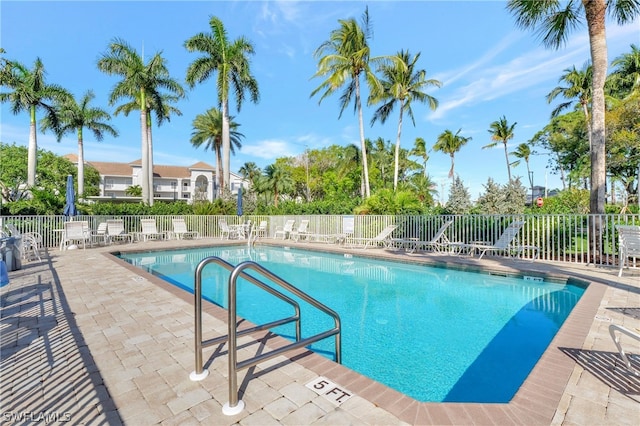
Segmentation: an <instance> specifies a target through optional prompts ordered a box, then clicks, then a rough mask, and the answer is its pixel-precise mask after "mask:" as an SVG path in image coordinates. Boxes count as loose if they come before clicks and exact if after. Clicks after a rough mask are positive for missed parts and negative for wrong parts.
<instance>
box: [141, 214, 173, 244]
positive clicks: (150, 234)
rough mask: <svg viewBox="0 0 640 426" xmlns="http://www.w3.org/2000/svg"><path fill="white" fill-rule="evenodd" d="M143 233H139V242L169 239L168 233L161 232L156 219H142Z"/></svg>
mask: <svg viewBox="0 0 640 426" xmlns="http://www.w3.org/2000/svg"><path fill="white" fill-rule="evenodd" d="M140 226H141V228H142V231H141V232H138V233H137V236H138V241H140V240H142V241H147V240H149V239H153V240H164V239H166V238H167V233H166V232H159V231H158V227H157V225H156V220H155V219H140Z"/></svg>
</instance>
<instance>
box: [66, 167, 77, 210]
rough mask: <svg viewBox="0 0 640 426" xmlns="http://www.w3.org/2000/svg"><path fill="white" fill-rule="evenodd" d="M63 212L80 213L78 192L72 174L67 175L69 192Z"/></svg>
mask: <svg viewBox="0 0 640 426" xmlns="http://www.w3.org/2000/svg"><path fill="white" fill-rule="evenodd" d="M63 213H64V215H65V216H75V215H77V214H78V210H76V194H75V192H74V190H73V176H71V175H67V194H66V202H65V205H64V212H63Z"/></svg>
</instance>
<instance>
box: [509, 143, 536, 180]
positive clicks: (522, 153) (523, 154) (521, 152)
mask: <svg viewBox="0 0 640 426" xmlns="http://www.w3.org/2000/svg"><path fill="white" fill-rule="evenodd" d="M511 155H513V156H514V157H516V158H517V160H516V161H514V162H512V163H511V165H512V166H513V167H517V166H518V165H519V164H520V162H521V161H522V160H524V162H525V164H526V165H527V176H528V177H529V186H530V187H532V188H533V176H532V175H531V170H530V169H529V157H531V147H530V146H529V144H526V143H521V144H520V145H518V146H517V147H516V150H515V151H512V152H511Z"/></svg>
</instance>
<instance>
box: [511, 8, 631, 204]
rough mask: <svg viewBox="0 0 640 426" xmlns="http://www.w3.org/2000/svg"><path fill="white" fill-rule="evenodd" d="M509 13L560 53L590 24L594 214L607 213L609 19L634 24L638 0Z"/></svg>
mask: <svg viewBox="0 0 640 426" xmlns="http://www.w3.org/2000/svg"><path fill="white" fill-rule="evenodd" d="M507 9H508V10H509V12H511V13H512V14H513V15H514V17H515V18H516V24H517V25H519V26H520V27H522V28H525V29H534V30H536V31H537V32H538V33H539V34H540V35H541V36H542V43H543V44H544V45H545V46H546V47H551V48H553V49H558V48H559V47H560V46H561V45H563V44H564V42H565V41H566V39H567V37H568V34H569V31H571V30H572V29H574V28H576V27H577V26H578V25H579V24H581V23H582V22H583V20H586V23H587V28H588V31H589V46H590V50H591V63H592V64H593V81H592V86H591V97H592V104H591V196H590V203H589V204H590V210H591V213H592V214H602V213H604V202H605V189H606V187H605V185H606V166H605V162H606V150H605V119H604V113H605V100H604V83H605V80H606V78H607V66H608V63H607V38H606V15H607V13H608V14H609V15H610V16H611V17H613V18H614V19H615V20H616V21H617V23H618V24H626V23H628V22H632V21H633V20H634V19H635V17H637V16H638V15H640V2H638V1H637V0H582V1H581V2H578V1H569V2H564V1H561V0H547V1H538V0H509V2H508V3H507Z"/></svg>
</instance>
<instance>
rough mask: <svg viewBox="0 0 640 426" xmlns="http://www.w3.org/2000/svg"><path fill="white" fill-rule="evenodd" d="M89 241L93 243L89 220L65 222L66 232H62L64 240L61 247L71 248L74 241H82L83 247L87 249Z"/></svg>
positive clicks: (78, 242)
mask: <svg viewBox="0 0 640 426" xmlns="http://www.w3.org/2000/svg"><path fill="white" fill-rule="evenodd" d="M87 242H89V243H91V235H90V234H89V223H88V222H84V221H72V222H65V223H64V232H63V233H62V242H61V243H60V247H61V248H62V249H63V250H65V249H69V248H70V247H71V246H72V245H74V243H77V244H80V243H82V248H83V249H85V248H86V247H87Z"/></svg>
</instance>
